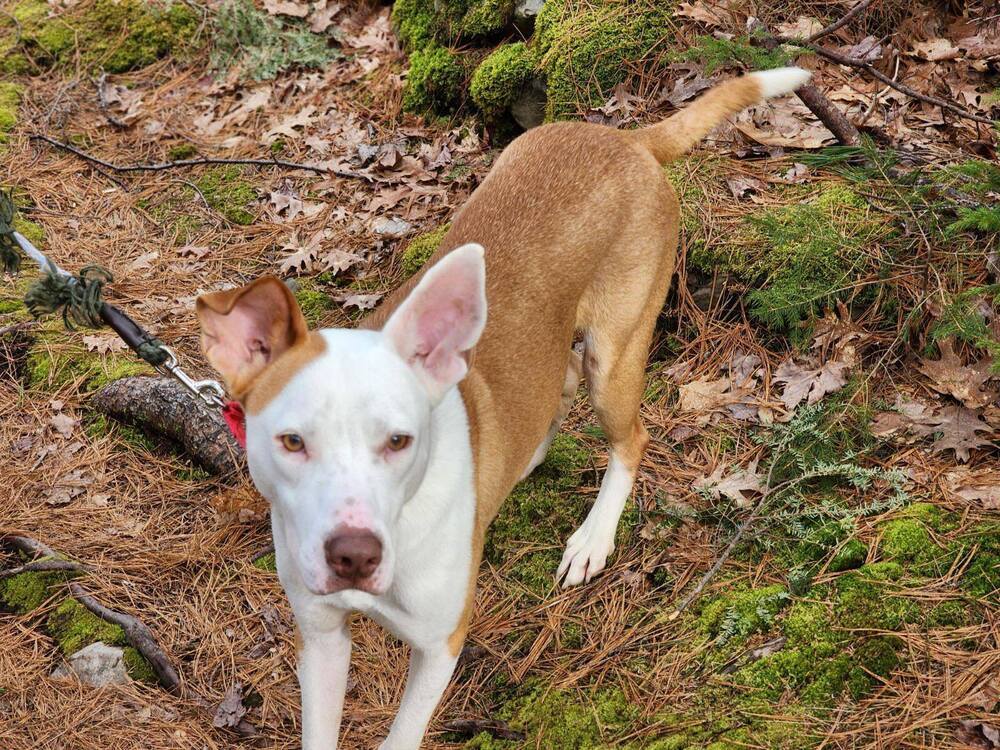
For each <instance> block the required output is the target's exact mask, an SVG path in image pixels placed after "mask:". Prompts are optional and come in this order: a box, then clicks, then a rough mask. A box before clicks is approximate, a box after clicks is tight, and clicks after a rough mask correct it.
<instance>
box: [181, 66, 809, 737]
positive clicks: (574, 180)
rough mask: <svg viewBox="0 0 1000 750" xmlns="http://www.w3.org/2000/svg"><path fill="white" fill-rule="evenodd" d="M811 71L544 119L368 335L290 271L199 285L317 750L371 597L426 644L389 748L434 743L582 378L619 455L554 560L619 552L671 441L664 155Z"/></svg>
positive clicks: (671, 222)
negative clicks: (528, 488)
mask: <svg viewBox="0 0 1000 750" xmlns="http://www.w3.org/2000/svg"><path fill="white" fill-rule="evenodd" d="M808 78H809V74H808V73H807V72H806V71H804V70H801V69H799V68H782V69H779V70H771V71H767V72H761V73H753V74H750V75H747V76H744V77H742V78H737V79H734V80H731V81H728V82H726V83H723V84H722V85H720V86H718V87H716V88H714V89H713V90H711V91H709V92H708V93H707V94H705V95H704V96H702V97H701V98H699V99H698V100H697V101H695V102H694V103H693V104H692V105H691V106H690V107H688V108H687V109H685V110H684V111H682V112H680V113H678V114H676V115H674V116H672V117H670V118H669V119H667V120H665V121H664V122H661V123H659V124H657V125H654V126H652V127H648V128H644V129H640V130H635V131H620V130H613V129H611V128H605V127H601V126H598V125H590V124H584V123H578V122H577V123H558V124H552V125H545V126H542V127H539V128H536V129H534V130H530V131H528V132H527V133H525V134H524V135H522V136H521V137H519V138H518V139H517V140H515V141H514V142H513V143H511V145H510V146H509V147H508V148H507V149H506V150H505V151H504V152H503V154H502V155H501V156H500V158H499V159H498V160H497V162H496V166H495V167H494V168H493V170H492V171H491V172H490V174H489V175H488V176H487V177H486V179H485V180H484V181H483V183H482V185H481V186H480V187H479V189H478V190H476V192H475V193H473V195H472V196H471V197H470V198H469V201H468V203H467V204H466V205H465V206H464V207H463V208H462V209H461V210H460V211H459V212H458V213H457V215H456V216H455V219H454V222H453V224H452V227H451V229H450V231H449V232H448V233H447V234H446V235H445V237H444V241H443V243H442V246H441V248H440V250H439V251H438V252H437V253H436V254H435V255H434V256H433V257H432V258H431V260H430V261H429V262H428V264H427V266H426V268H425V269H424V271H423V272H422V273H420V274H418V275H417V276H416V277H414V278H413V279H411V280H410V281H409V282H407V283H406V284H404V285H403V286H402V288H400V289H398V290H397V291H396V292H395V293H394V294H393V295H391V296H390V297H389V298H388V299H387V300H386V302H385V303H384V304H383V305H382V306H381V308H380V309H379V310H377V311H376V312H375V313H374V314H373V315H372V316H371V317H369V318H368V319H367V320H366V321H365V322H364V323H363V324H362V326H361V329H360V330H341V329H325V330H321V331H309V330H308V329H307V327H306V323H305V320H304V319H303V317H302V313H301V312H300V311H299V309H298V307H297V305H296V302H295V298H294V297H293V296H292V294H291V293H290V292H289V291H288V289H287V288H286V287H285V286H284V284H282V283H281V282H280V281H278V280H277V279H274V278H272V277H267V278H262V279H258V280H257V281H255V282H253V283H251V284H249V285H247V286H244V287H242V288H239V289H233V290H227V291H222V292H215V293H212V294H206V295H204V296H203V297H201V298H200V299H199V300H198V305H197V307H198V316H199V319H200V322H201V326H202V331H203V339H202V343H203V347H204V351H205V354H206V356H207V358H208V360H209V362H210V363H211V364H212V366H213V367H215V369H216V370H218V371H219V373H220V374H221V375H222V376H223V377H224V378H225V380H226V382H227V384H228V386H229V389H230V392H231V393H232V394H233V395H234V396H235V398H237V399H238V400H239V401H240V402H241V403H242V405H243V407H244V409H245V411H246V415H247V424H246V428H247V459H248V463H249V467H250V473H251V475H252V477H253V480H254V482H255V484H256V485H257V488H258V489H259V490H260V492H261V493H262V494H263V495H264V497H265V498H267V499H268V500H269V501H270V503H271V522H272V528H273V533H274V545H275V551H276V558H277V565H278V575H279V577H280V579H281V583H282V585H283V586H284V589H285V592H286V593H287V594H288V598H289V600H290V601H291V605H292V609H293V611H294V614H295V619H296V623H297V626H298V631H299V634H300V639H299V667H298V675H299V681H300V683H301V686H302V714H303V718H302V725H303V730H302V731H303V747H304V748H306V750H320V749H323V750H332V749H333V748H335V747H336V746H337V737H338V733H339V729H340V719H341V711H342V708H343V702H344V690H345V685H346V683H347V671H348V663H349V660H350V653H351V636H350V632H349V630H348V627H347V617H348V613H349V612H350V611H352V610H357V611H361V612H363V613H365V614H366V615H368V616H369V617H371V618H373V619H374V620H376V621H378V622H379V623H381V624H382V625H383V626H384V627H386V628H387V629H388V630H390V631H391V632H392V633H393V634H394V635H396V636H398V637H399V638H401V639H402V640H404V641H406V642H407V643H409V644H410V646H411V647H412V656H411V661H410V673H409V677H408V681H407V683H406V688H405V691H404V693H403V698H402V703H401V705H400V708H399V712H398V714H397V716H396V719H395V721H394V722H393V724H392V728H391V730H390V732H389V736H388V737H387V738H386V740H385V741H384V742H383V743H382V748H383V750H403V749H404V748H417V747H419V746H420V743H421V741H422V739H423V736H424V732H425V730H426V728H427V724H428V722H429V721H430V718H431V715H432V714H433V712H434V709H435V707H436V706H437V704H438V701H439V700H440V698H441V695H442V693H443V692H444V690H445V688H446V687H447V685H448V680H449V678H450V677H451V674H452V671H453V669H454V667H455V662H456V660H457V658H458V654H459V651H460V649H461V647H462V643H463V641H464V639H465V634H466V629H467V627H468V622H469V616H470V613H471V611H472V605H473V600H474V592H475V584H476V574H477V571H478V568H479V563H480V557H481V554H482V549H483V539H484V535H485V533H486V529H487V527H488V526H489V524H490V521H491V520H492V519H493V517H494V515H495V514H496V512H497V510H498V508H499V506H500V503H501V502H502V501H503V500H504V498H506V497H507V494H508V493H509V492H510V490H511V488H512V487H513V486H514V484H515V483H516V482H517V481H518V480H519V479H521V478H523V477H525V476H526V475H527V474H528V473H530V472H531V470H532V469H533V468H534V467H535V466H537V465H538V464H539V463H540V462H541V461H542V459H543V458H544V457H545V453H546V450H547V449H548V446H549V444H550V442H551V441H552V438H553V436H554V435H555V433H556V431H557V430H558V428H559V424H560V421H561V420H562V419H563V417H564V416H565V415H566V412H567V411H568V409H569V407H570V405H571V404H572V402H573V398H574V396H575V394H576V391H577V385H578V383H579V380H580V376H581V371H582V374H583V375H585V377H586V384H587V390H588V393H589V396H590V400H591V403H592V404H593V407H594V411H595V412H596V414H597V419H598V421H599V422H600V425H601V427H602V428H603V430H604V434H605V435H607V438H608V440H609V442H610V445H611V448H610V458H609V462H608V470H607V473H606V474H605V475H604V479H603V481H602V483H601V488H600V492H599V493H598V496H597V500H596V501H595V502H594V506H593V508H592V509H591V510H590V512H589V514H588V515H587V518H586V520H584V521H583V524H582V525H581V526H580V528H579V529H577V531H576V532H575V533H574V534H573V535H572V536H571V537H570V538H569V542H568V544H567V547H566V552H565V554H564V555H563V559H562V563H561V565H560V566H559V569H558V571H555V573H556V576H557V577H558V578H559V579H560V580H561V581H562V583H563V585H565V586H570V585H573V584H578V583H582V582H584V581H589V580H590V578H591V577H592V576H594V575H595V574H596V573H598V572H599V571H601V570H602V569H603V568H604V566H605V564H606V561H607V558H608V555H609V554H610V553H611V551H612V550H613V549H614V538H615V530H616V527H617V525H618V519H619V516H620V515H621V512H622V509H623V507H624V505H625V500H626V498H627V497H628V494H629V492H630V491H631V489H632V483H633V480H634V477H635V473H636V469H637V467H638V464H639V461H640V459H641V458H642V455H643V452H644V450H645V448H646V445H647V443H648V440H649V438H648V435H647V433H646V430H645V428H644V427H643V425H642V423H641V421H640V419H639V405H640V399H641V397H642V393H643V389H644V380H645V377H644V373H645V365H646V357H647V355H648V350H649V345H650V340H651V337H652V334H653V327H654V324H655V322H656V319H657V315H658V314H659V312H660V309H661V307H662V305H663V302H664V298H665V297H666V294H667V288H668V286H669V283H670V278H671V275H672V274H673V270H674V262H675V258H676V248H677V232H678V226H677V225H678V210H679V209H678V204H677V198H676V196H675V195H674V192H673V190H672V189H671V187H670V185H669V184H668V183H667V181H666V180H665V179H664V176H663V171H662V169H661V165H662V164H664V163H666V162H668V161H670V160H671V159H675V158H678V157H680V156H681V155H682V154H684V153H685V152H686V151H688V150H689V149H690V148H691V147H692V146H694V145H695V144H696V143H697V142H698V141H699V140H700V139H701V138H702V137H703V136H704V135H705V134H707V133H708V131H709V130H711V129H712V128H713V127H714V126H715V125H717V124H718V123H719V122H720V121H721V120H722V119H723V118H725V117H727V116H729V115H731V114H734V113H736V112H738V111H740V110H741V109H743V108H745V107H747V106H750V105H752V104H755V103H756V102H758V101H760V100H761V99H763V98H765V97H768V96H774V95H777V94H783V93H786V92H789V91H792V90H793V89H795V88H797V87H799V86H801V85H802V84H804V83H805V82H806V81H807V80H808ZM487 303H488V305H489V315H488V316H487ZM577 332H581V333H582V335H583V340H584V353H583V356H582V361H581V357H579V356H578V355H576V354H575V353H574V352H573V350H572V344H573V341H574V336H575V335H576V334H577Z"/></svg>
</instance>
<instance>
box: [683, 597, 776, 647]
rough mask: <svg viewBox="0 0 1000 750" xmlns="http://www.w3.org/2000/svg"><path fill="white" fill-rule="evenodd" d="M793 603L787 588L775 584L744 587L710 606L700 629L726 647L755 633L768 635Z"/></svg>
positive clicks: (700, 619)
mask: <svg viewBox="0 0 1000 750" xmlns="http://www.w3.org/2000/svg"><path fill="white" fill-rule="evenodd" d="M789 600H790V597H789V595H788V592H787V591H786V590H785V588H784V586H780V585H777V584H775V585H772V586H764V587H762V588H756V589H751V588H747V587H745V586H740V587H737V588H735V589H734V590H732V591H729V592H727V593H725V594H722V595H720V596H718V597H716V598H715V599H713V600H711V601H710V602H709V603H708V604H706V605H705V607H704V609H703V610H702V612H701V615H700V617H699V618H698V627H699V629H700V630H701V631H702V632H703V633H705V634H706V635H708V636H709V637H711V638H713V639H715V642H716V644H718V645H720V646H721V645H725V644H727V643H729V642H730V641H731V640H734V639H740V640H741V639H745V638H746V637H747V636H748V635H751V634H752V633H763V632H766V631H767V630H768V628H769V627H770V626H771V623H772V622H774V619H775V617H776V616H777V614H778V613H779V612H780V611H781V610H782V609H784V608H785V606H786V605H787V604H788V602H789Z"/></svg>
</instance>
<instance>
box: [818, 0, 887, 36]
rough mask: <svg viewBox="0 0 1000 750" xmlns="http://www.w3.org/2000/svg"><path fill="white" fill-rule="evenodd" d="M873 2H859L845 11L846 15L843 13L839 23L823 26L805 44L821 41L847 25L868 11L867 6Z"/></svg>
mask: <svg viewBox="0 0 1000 750" xmlns="http://www.w3.org/2000/svg"><path fill="white" fill-rule="evenodd" d="M873 2H874V0H861V2H860V3H858V4H857V5H855V6H854V7H853V8H851V9H850V10H849V11H847V13H845V14H844V15H843V17H841V19H840V20H839V21H834V22H833V23H831V24H830V25H829V26H824V27H823V28H822V29H820V30H819V31H817V32H816V33H815V34H813V35H812V36H810V37H809V38H808V39H806V40H805V41H806V43H807V44H811V43H812V42H815V41H816V40H817V39H822V38H823V37H825V36H826V35H828V34H832V33H833V32H835V31H837V30H839V29H842V28H844V27H845V26H846V25H847V24H849V23H850V22H851V21H853V20H854V19H855V18H857V17H858V16H859V15H861V14H862V13H864V12H865V11H866V10H868V6H869V5H871V4H872V3H873Z"/></svg>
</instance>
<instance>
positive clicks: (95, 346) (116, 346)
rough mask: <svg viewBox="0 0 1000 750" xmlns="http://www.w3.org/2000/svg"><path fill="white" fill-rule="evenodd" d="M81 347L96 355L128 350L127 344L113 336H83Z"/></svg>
mask: <svg viewBox="0 0 1000 750" xmlns="http://www.w3.org/2000/svg"><path fill="white" fill-rule="evenodd" d="M83 345H84V346H85V347H87V351H90V352H97V353H98V354H108V353H110V352H120V351H122V350H124V349H127V348H128V344H126V343H125V342H124V341H122V340H121V339H120V338H119V337H118V336H115V335H113V334H104V335H88V336H84V337H83Z"/></svg>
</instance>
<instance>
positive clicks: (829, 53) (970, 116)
mask: <svg viewBox="0 0 1000 750" xmlns="http://www.w3.org/2000/svg"><path fill="white" fill-rule="evenodd" d="M771 41H774V42H776V43H777V44H791V45H793V46H796V47H803V48H805V49H808V50H810V51H812V52H815V53H816V54H817V55H819V56H820V57H825V58H826V59H827V60H830V61H832V62H835V63H837V64H838V65H845V66H847V67H849V68H857V69H859V70H863V71H865V72H866V73H868V74H869V75H870V76H871V77H872V78H875V79H877V80H879V81H881V82H882V83H884V84H885V85H886V86H889V87H890V88H894V89H896V91H899V92H900V93H902V94H906V95H907V96H909V97H910V98H912V99H917V100H919V101H922V102H927V103H928V104H934V105H936V106H938V107H941V108H942V109H946V110H948V111H949V112H953V113H954V114H956V115H958V116H960V117H964V118H966V119H967V120H974V121H976V122H981V123H983V124H984V125H996V124H997V121H996V120H991V119H990V118H988V117H983V116H982V115H977V114H975V113H974V112H969V111H968V110H967V109H964V108H963V107H959V106H958V105H957V104H953V103H952V102H949V101H948V100H946V99H941V98H940V97H937V96H931V95H930V94H921V93H920V92H919V91H916V90H914V89H911V88H910V87H909V86H907V85H906V84H903V83H900V82H899V81H896V80H895V79H893V78H891V77H890V76H887V75H886V74H885V73H883V72H882V71H880V70H879V69H878V68H876V67H875V66H874V65H872V64H871V63H870V62H868V61H867V60H862V59H861V58H858V57H850V56H848V55H842V54H841V53H839V52H835V51H834V50H832V49H829V48H828V47H822V46H820V45H818V44H812V43H810V42H806V41H803V40H802V39H791V38H788V37H782V36H778V37H769V38H767V39H765V42H771ZM818 116H819V115H817V117H818ZM824 124H825V123H824Z"/></svg>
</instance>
